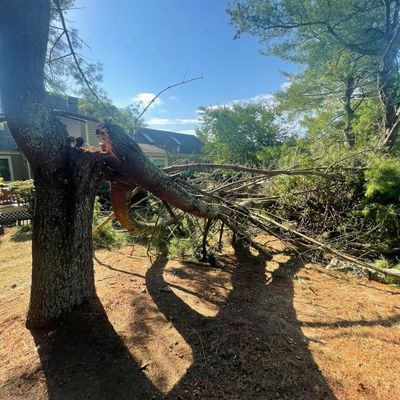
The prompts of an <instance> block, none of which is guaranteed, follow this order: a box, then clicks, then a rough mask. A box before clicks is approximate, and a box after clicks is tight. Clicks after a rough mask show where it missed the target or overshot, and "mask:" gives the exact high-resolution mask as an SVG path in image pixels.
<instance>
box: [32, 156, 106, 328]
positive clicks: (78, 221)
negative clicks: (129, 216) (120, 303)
mask: <svg viewBox="0 0 400 400" xmlns="http://www.w3.org/2000/svg"><path fill="white" fill-rule="evenodd" d="M74 156H77V157H71V164H72V165H71V166H67V168H66V171H67V172H69V173H67V174H66V175H65V176H66V177H65V178H64V180H63V181H60V179H59V176H54V174H44V175H43V176H39V177H36V178H35V189H36V204H35V212H34V216H33V237H32V254H33V260H32V288H31V298H30V305H29V312H28V318H27V327H28V328H38V327H42V326H45V325H47V324H49V323H50V322H51V321H52V320H55V319H56V318H58V317H60V316H62V315H63V314H65V313H66V312H68V311H70V310H71V309H72V308H73V307H75V306H78V305H80V304H83V303H85V302H87V301H88V300H89V299H90V298H92V297H93V296H94V295H95V286H94V273H93V260H92V257H93V249H92V218H93V205H94V198H95V193H96V187H97V180H96V176H98V175H99V174H98V173H97V171H96V167H94V168H91V167H90V161H88V160H87V159H86V157H85V155H84V154H83V157H82V156H81V155H80V154H78V153H77V154H74Z"/></svg>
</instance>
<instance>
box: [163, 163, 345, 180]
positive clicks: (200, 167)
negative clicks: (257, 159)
mask: <svg viewBox="0 0 400 400" xmlns="http://www.w3.org/2000/svg"><path fill="white" fill-rule="evenodd" d="M213 169H222V170H227V171H236V172H250V173H252V174H259V175H265V176H267V177H273V176H277V175H316V176H323V177H326V178H329V177H337V176H338V174H326V173H325V172H324V170H323V169H321V168H305V169H289V170H266V169H259V168H250V167H245V166H241V165H232V164H211V163H210V164H207V163H194V164H180V165H171V166H170V167H165V168H163V169H162V170H163V171H164V172H166V173H170V172H175V171H184V170H191V171H203V172H204V171H209V170H213Z"/></svg>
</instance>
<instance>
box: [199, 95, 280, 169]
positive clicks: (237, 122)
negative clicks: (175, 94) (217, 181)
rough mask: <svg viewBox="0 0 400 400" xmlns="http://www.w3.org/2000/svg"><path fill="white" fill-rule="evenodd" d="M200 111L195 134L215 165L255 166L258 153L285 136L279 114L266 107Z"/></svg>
mask: <svg viewBox="0 0 400 400" xmlns="http://www.w3.org/2000/svg"><path fill="white" fill-rule="evenodd" d="M200 112H201V113H200V123H201V127H200V128H199V129H198V130H197V135H198V136H199V138H200V139H201V140H203V141H204V143H205V147H204V151H205V152H206V153H207V154H208V155H209V156H210V157H211V158H212V159H213V160H215V161H218V162H227V163H237V164H258V163H259V160H258V158H257V152H258V151H259V150H260V149H262V148H264V147H271V146H276V145H278V144H280V142H281V141H282V139H283V138H284V136H285V132H283V131H282V129H281V128H280V127H279V124H278V120H277V119H278V116H279V115H278V113H277V112H276V110H275V109H274V108H272V107H269V106H267V105H265V104H250V103H238V104H234V105H232V106H231V105H226V106H221V107H201V108H200Z"/></svg>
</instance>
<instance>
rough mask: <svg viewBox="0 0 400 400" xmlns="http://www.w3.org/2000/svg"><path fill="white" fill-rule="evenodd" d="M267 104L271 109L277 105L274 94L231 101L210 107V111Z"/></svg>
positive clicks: (263, 94)
mask: <svg viewBox="0 0 400 400" xmlns="http://www.w3.org/2000/svg"><path fill="white" fill-rule="evenodd" d="M240 103H244V104H265V106H267V107H270V106H273V105H274V104H275V99H274V95H273V94H272V93H262V94H257V95H256V96H253V97H249V98H247V99H242V100H231V101H228V102H227V103H224V104H214V105H211V106H208V107H207V108H208V109H209V110H216V109H218V108H222V107H226V108H233V106H234V105H235V104H240Z"/></svg>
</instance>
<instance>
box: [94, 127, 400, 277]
mask: <svg viewBox="0 0 400 400" xmlns="http://www.w3.org/2000/svg"><path fill="white" fill-rule="evenodd" d="M115 131H118V129H117V127H115V126H111V125H109V126H105V127H104V129H103V130H102V131H101V132H100V136H101V137H102V138H101V140H102V142H103V143H105V144H106V146H105V147H107V146H108V147H109V148H111V147H112V148H113V149H115V153H116V154H118V155H119V157H121V153H122V154H124V160H126V161H127V165H129V168H132V166H133V167H135V165H136V166H137V168H140V169H141V170H142V171H143V175H147V176H148V174H149V171H148V170H149V169H150V170H151V173H152V177H153V180H152V182H149V180H148V179H146V180H143V181H141V179H140V171H139V176H138V175H136V176H135V177H134V178H132V181H130V182H119V183H113V184H112V205H113V210H114V213H113V215H112V216H110V217H109V218H112V217H114V216H115V217H116V218H117V220H118V221H119V222H120V223H121V225H122V226H123V227H124V228H126V229H127V230H128V231H133V232H136V233H139V234H148V235H153V234H154V233H155V232H156V231H157V230H160V229H167V230H168V231H169V232H170V234H171V235H172V236H175V235H177V234H179V231H180V230H182V226H183V225H182V224H183V221H184V220H185V219H187V218H188V215H190V216H191V218H193V217H194V218H204V220H205V223H204V224H202V223H199V222H197V229H193V231H192V232H193V233H194V232H196V235H198V234H199V232H201V235H202V240H201V243H202V246H201V249H200V254H201V257H202V258H203V259H204V260H205V259H207V257H208V258H209V252H208V251H207V243H208V239H207V237H208V235H209V233H210V231H214V232H215V231H216V230H218V229H219V230H220V232H221V234H222V231H223V229H224V228H225V229H229V230H230V231H232V232H233V234H234V235H235V237H237V238H238V239H240V240H241V241H243V242H246V243H247V244H248V245H249V246H251V247H253V248H254V249H256V250H257V251H258V252H260V253H261V254H265V255H267V256H270V250H269V249H268V248H266V247H264V245H263V244H262V243H260V242H258V241H257V239H256V238H257V237H260V235H262V234H268V235H274V236H276V237H278V238H280V239H281V240H283V241H285V242H287V243H288V244H290V245H291V246H293V247H296V248H301V249H303V250H304V249H306V250H307V251H309V252H313V253H314V254H323V255H324V256H328V257H335V258H338V259H340V260H343V261H347V262H351V263H353V264H356V265H358V266H360V267H364V268H369V269H371V270H375V271H378V272H381V273H383V274H385V275H388V276H393V277H396V278H398V277H400V272H399V271H396V270H392V269H386V268H380V267H378V266H376V265H374V264H372V263H370V262H369V261H368V259H365V260H363V259H362V258H360V257H359V256H357V257H355V256H353V255H352V254H349V253H348V252H343V251H340V250H338V249H337V248H335V247H334V246H332V245H331V244H330V243H329V241H321V240H318V238H316V237H315V235H313V234H312V231H311V230H310V229H307V226H306V224H301V223H300V224H296V223H294V222H293V220H289V219H285V218H282V216H278V215H276V214H275V213H274V207H276V206H277V205H279V204H281V203H283V202H285V199H284V198H282V197H280V196H279V195H277V194H276V190H274V189H275V180H276V179H277V178H281V177H292V176H303V177H315V179H318V180H323V181H326V185H327V187H330V186H332V185H335V182H336V184H340V182H343V181H344V180H345V179H347V178H348V177H349V176H352V175H356V174H359V173H360V168H340V167H336V168H334V169H333V168H330V167H329V168H326V167H318V168H307V169H287V170H285V169H283V170H264V169H258V168H251V167H246V166H238V165H223V164H210V163H196V164H184V165H173V166H170V167H167V168H164V169H163V171H160V170H158V169H157V168H156V167H154V166H152V165H150V161H148V160H145V159H144V158H142V156H141V155H140V154H137V152H138V151H140V150H138V149H137V148H136V147H135V146H134V145H132V144H130V146H128V147H130V148H131V150H132V151H133V153H131V152H127V151H126V147H125V148H124V149H123V147H122V145H123V144H124V143H119V140H120V139H121V138H122V136H121V135H119V134H118V132H117V133H116V132H115ZM126 144H127V143H126ZM126 144H125V145H126ZM135 152H136V154H134V153H135ZM143 157H144V156H143ZM129 158H131V159H129ZM117 168H119V169H120V170H121V171H123V173H124V176H125V177H126V176H132V177H133V176H134V170H133V169H132V170H129V171H127V170H125V169H124V168H123V167H121V166H120V165H119V166H117ZM114 182H115V180H114ZM141 190H146V192H147V193H148V194H146V195H145V196H142V197H141V198H140V200H139V201H138V202H135V201H132V198H135V196H137V194H138V193H139V192H140V191H141ZM310 193H311V192H310ZM310 193H306V194H310ZM304 194H305V193H304V192H301V193H297V194H296V193H292V194H291V196H296V195H302V196H304ZM143 204H145V207H141V206H140V205H143ZM344 206H346V205H344ZM149 207H150V209H149ZM151 209H153V210H155V211H154V212H151ZM149 219H150V220H149ZM328 219H329V218H328ZM298 220H299V221H301V218H299V219H298ZM305 220H306V219H305V218H303V221H305ZM98 229H101V225H100V226H99V227H98V228H96V229H95V231H96V230H98Z"/></svg>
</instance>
